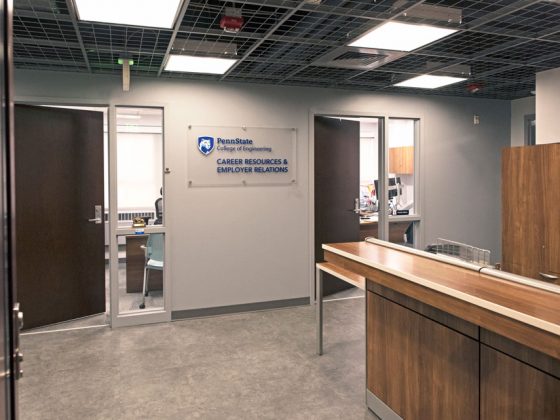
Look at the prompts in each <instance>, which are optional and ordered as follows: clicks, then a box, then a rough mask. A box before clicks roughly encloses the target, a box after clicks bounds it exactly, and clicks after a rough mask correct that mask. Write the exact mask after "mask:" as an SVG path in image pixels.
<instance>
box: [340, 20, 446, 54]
mask: <svg viewBox="0 0 560 420" xmlns="http://www.w3.org/2000/svg"><path fill="white" fill-rule="evenodd" d="M454 32H457V30H455V29H448V28H438V27H436V26H429V25H413V24H410V23H401V22H387V23H385V24H383V25H381V26H379V27H377V28H375V29H374V30H373V31H370V32H368V33H366V34H365V35H363V36H362V37H360V38H358V39H357V40H356V41H354V42H352V43H351V44H350V45H349V46H350V47H361V48H379V49H382V50H393V51H412V50H415V49H417V48H420V47H421V46H423V45H426V44H429V43H431V42H434V41H437V40H438V39H441V38H444V37H446V36H448V35H451V34H452V33H454Z"/></svg>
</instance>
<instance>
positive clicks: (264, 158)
mask: <svg viewBox="0 0 560 420" xmlns="http://www.w3.org/2000/svg"><path fill="white" fill-rule="evenodd" d="M296 141H297V131H296V129H295V128H260V127H210V126H194V125H193V126H189V129H188V135H187V177H188V184H189V186H220V185H222V186H227V185H286V184H291V183H294V182H296Z"/></svg>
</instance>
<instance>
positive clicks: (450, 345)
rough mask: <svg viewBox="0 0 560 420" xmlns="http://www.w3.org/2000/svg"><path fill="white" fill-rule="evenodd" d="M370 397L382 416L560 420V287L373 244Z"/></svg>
mask: <svg viewBox="0 0 560 420" xmlns="http://www.w3.org/2000/svg"><path fill="white" fill-rule="evenodd" d="M323 249H324V252H325V260H326V261H327V262H329V263H332V264H335V265H336V266H338V267H342V268H344V269H345V270H349V271H351V272H353V273H355V274H358V275H361V276H364V277H365V278H366V290H367V291H366V296H367V300H366V306H367V310H366V335H367V336H366V342H367V352H366V376H367V381H366V383H367V392H366V394H367V405H368V407H369V408H370V409H371V410H372V411H373V412H375V413H376V414H377V416H378V417H380V418H381V419H419V420H438V419H441V420H453V419H461V420H465V419H485V420H486V419H504V420H505V419H508V420H516V419H519V420H532V419H534V420H547V419H550V420H552V419H555V420H557V419H560V398H559V395H560V294H557V293H554V292H552V291H547V290H541V289H537V288H534V287H531V286H528V285H524V284H518V283H515V282H511V281H507V280H503V279H499V278H495V277H493V276H490V275H486V274H481V273H480V272H479V271H473V270H470V269H467V268H462V267H457V266H454V265H451V264H447V263H444V262H440V261H434V260H432V259H429V258H428V257H426V256H422V255H415V254H410V253H408V252H405V251H403V250H397V249H392V248H388V247H386V246H382V245H378V244H371V243H367V242H356V243H344V244H331V245H324V246H323Z"/></svg>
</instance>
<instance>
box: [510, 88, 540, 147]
mask: <svg viewBox="0 0 560 420" xmlns="http://www.w3.org/2000/svg"><path fill="white" fill-rule="evenodd" d="M530 114H535V97H534V96H530V97H528V98H521V99H516V100H515V101H511V146H512V147H515V146H523V145H524V144H525V115H530Z"/></svg>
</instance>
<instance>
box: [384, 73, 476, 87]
mask: <svg viewBox="0 0 560 420" xmlns="http://www.w3.org/2000/svg"><path fill="white" fill-rule="evenodd" d="M463 80H467V79H466V78H465V77H451V76H433V75H431V74H424V75H422V76H418V77H413V78H412V79H408V80H405V81H404V82H400V83H397V84H395V86H398V87H412V88H422V89H436V88H439V87H442V86H447V85H451V84H453V83H458V82H462V81H463Z"/></svg>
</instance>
